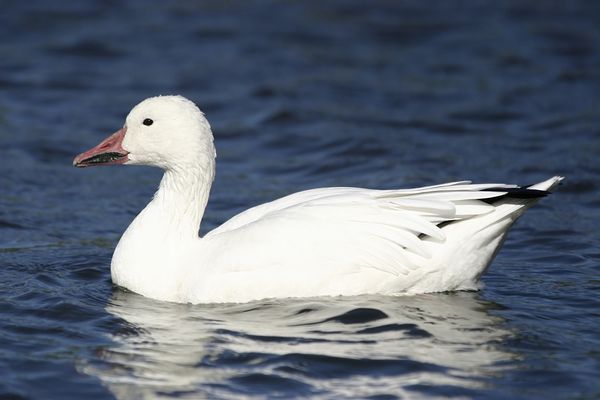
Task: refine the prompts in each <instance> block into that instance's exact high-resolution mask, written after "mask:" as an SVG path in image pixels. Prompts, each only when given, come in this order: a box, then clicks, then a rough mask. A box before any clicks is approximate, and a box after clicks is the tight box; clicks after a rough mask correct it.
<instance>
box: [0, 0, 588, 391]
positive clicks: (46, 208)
mask: <svg viewBox="0 0 600 400" xmlns="http://www.w3.org/2000/svg"><path fill="white" fill-rule="evenodd" d="M1 8H2V10H1V12H0V155H1V159H2V160H1V162H0V398H39V399H48V398H61V399H69V398H71V399H82V398H94V399H103V398H112V397H117V398H141V397H145V398H168V397H180V398H203V397H206V398H236V397H256V398H266V397H269V398H278V397H280V398H290V397H316V398H330V399H340V398H356V397H358V398H368V397H370V398H373V399H392V398H397V397H399V398H442V397H460V398H486V399H506V398H511V399H519V398H523V399H524V398H533V399H536V398H539V399H548V398H556V399H593V398H598V397H599V396H600V365H599V360H600V340H599V330H600V322H599V306H600V303H599V300H598V296H599V293H600V291H599V289H600V276H599V273H598V272H599V266H600V246H599V239H600V233H599V230H598V226H599V225H600V211H599V208H600V200H599V195H600V183H599V182H600V161H599V160H598V156H599V155H600V107H599V106H600V101H599V100H600V94H599V93H600V3H598V2H596V1H588V2H581V1H569V2H567V1H564V2H562V1H545V2H541V1H540V2H522V1H516V0H515V1H505V2H491V1H490V2H461V1H458V2H447V1H434V2H419V1H413V2H395V1H390V2H385V1H379V2H364V1H327V2H323V1H322V2H316V1H314V2H275V1H261V2H258V1H241V0H240V1H227V2H220V1H208V2H199V1H164V2H147V1H141V0H140V1H127V2H125V1H60V2H58V1H55V2H50V1H47V2H45V1H11V0H8V1H7V0H5V1H2V2H1ZM172 93H179V94H183V95H185V96H187V97H190V98H191V99H193V100H194V101H196V102H197V103H198V104H199V105H200V107H201V108H202V109H203V110H204V111H205V112H206V114H207V116H208V118H209V120H210V121H211V123H212V125H213V128H214V132H215V137H216V145H217V151H218V155H219V156H218V167H217V179H216V182H215V185H214V188H213V191H212V197H211V202H210V205H209V209H208V210H207V213H206V214H205V215H206V218H205V222H204V228H203V231H207V230H208V229H211V228H213V227H215V226H217V225H218V224H220V223H222V222H223V221H225V220H226V219H227V218H229V217H231V216H232V215H234V214H235V213H237V212H239V211H242V210H244V209H246V208H248V207H250V206H252V205H256V204H259V203H262V202H264V201H269V200H272V199H274V198H277V197H279V196H282V195H285V194H288V193H291V192H295V191H298V190H300V189H306V188H312V187H321V186H331V185H340V186H342V185H343V186H350V185H353V186H362V187H373V188H393V187H411V186H417V185H426V184H434V183H440V182H445V181H452V180H461V179H472V180H475V181H500V182H516V183H524V184H526V183H533V182H537V181H539V180H542V179H546V178H547V177H549V176H551V175H554V174H562V175H565V176H567V181H566V182H565V184H564V185H563V186H562V187H561V188H560V190H559V191H558V192H557V193H556V194H554V195H553V196H551V197H549V198H545V199H543V201H542V203H541V204H539V205H538V206H537V207H535V208H534V209H532V210H530V211H529V212H528V214H526V215H525V217H524V218H523V219H522V220H521V221H519V223H518V224H517V225H516V226H515V227H514V229H513V232H512V235H511V236H510V237H509V239H508V241H507V242H506V244H505V247H504V249H503V250H502V252H501V253H500V254H499V256H498V257H497V259H496V260H495V262H494V263H493V265H492V267H491V270H490V271H489V272H488V274H487V275H486V276H485V277H484V278H483V282H484V283H485V288H484V290H482V291H480V292H463V293H448V294H431V295H423V296H414V297H406V298H390V297H382V296H366V297H350V298H334V299H331V298H325V299H322V298H320V299H305V300H267V301H258V302H253V303H250V304H241V305H210V306H205V305H197V306H191V305H177V304H169V303H161V302H156V301H152V300H148V299H145V298H142V297H140V296H137V295H135V294H132V293H127V292H124V291H122V290H120V289H117V288H113V287H112V286H111V282H110V274H109V264H110V258H111V254H112V250H113V247H114V245H115V244H116V241H117V240H118V238H119V236H120V234H121V233H122V232H123V230H124V229H125V228H126V227H127V225H128V224H129V222H130V221H131V219H132V218H133V217H134V215H135V214H136V213H137V212H138V211H139V210H140V209H141V208H142V207H143V206H144V205H145V204H146V202H147V201H148V200H149V198H150V196H151V195H152V193H153V190H154V189H155V187H156V185H157V182H158V179H159V178H160V173H159V171H156V170H151V169H148V168H140V167H138V168H133V167H131V168H112V169H108V168H96V169H86V170H75V169H74V168H72V167H71V160H72V157H73V155H74V154H76V153H78V152H80V151H82V150H84V149H87V148H89V147H90V146H92V145H94V144H96V143H97V142H98V141H99V140H100V139H101V138H103V137H104V136H106V135H108V134H109V133H112V132H113V131H114V130H116V129H117V128H119V127H120V126H121V125H122V123H123V119H124V117H125V115H126V114H127V112H128V111H129V109H130V108H131V106H133V105H134V104H136V103H137V102H138V101H140V100H142V99H143V98H145V97H148V96H152V95H157V94H172Z"/></svg>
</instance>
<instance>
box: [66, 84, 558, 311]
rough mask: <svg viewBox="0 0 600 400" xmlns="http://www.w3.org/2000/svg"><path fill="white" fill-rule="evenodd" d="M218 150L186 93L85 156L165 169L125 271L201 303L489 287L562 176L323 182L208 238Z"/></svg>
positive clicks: (121, 263)
mask: <svg viewBox="0 0 600 400" xmlns="http://www.w3.org/2000/svg"><path fill="white" fill-rule="evenodd" d="M215 157H216V151H215V147H214V144H213V135H212V131H211V128H210V125H209V123H208V121H207V120H206V118H205V117H204V115H203V113H202V112H201V111H200V110H199V109H198V108H197V107H196V105H195V104H194V103H192V102H191V101H189V100H187V99H186V98H184V97H181V96H158V97H152V98H149V99H146V100H144V101H142V102H141V103H140V104H138V105H137V106H135V107H134V108H133V109H132V110H131V112H130V113H129V115H128V116H127V118H126V121H125V125H124V126H123V128H121V129H120V130H118V131H117V132H115V133H114V134H113V135H111V136H109V137H108V138H107V139H105V140H104V141H102V142H101V143H100V144H99V145H97V146H96V147H94V148H92V149H90V150H88V151H86V152H84V153H81V154H79V155H78V156H77V157H75V159H74V161H73V165H75V166H77V167H89V166H95V165H114V164H124V165H151V166H156V167H159V168H162V169H163V170H164V176H163V178H162V180H161V182H160V186H159V188H158V191H157V192H156V194H155V195H154V198H153V199H152V201H151V202H150V203H149V204H148V205H147V206H146V208H144V209H143V210H142V211H141V212H140V213H139V215H138V216H137V217H136V218H135V219H134V220H133V222H132V223H131V225H129V227H128V228H127V230H126V231H125V233H124V234H123V236H122V237H121V239H120V241H119V244H118V245H117V247H116V249H115V252H114V254H113V257H112V262H111V276H112V280H113V282H114V283H115V284H117V285H119V286H122V287H125V288H127V289H129V290H131V291H133V292H136V293H139V294H141V295H144V296H147V297H151V298H154V299H158V300H165V301H173V302H189V303H214V302H246V301H250V300H256V299H262V298H282V297H308V296H338V295H360V294H385V295H396V294H417V293H427V292H442V291H451V290H467V289H477V287H478V280H479V278H480V277H481V275H482V274H483V273H484V272H485V271H486V269H487V267H488V266H489V264H490V262H491V260H492V259H493V257H494V255H495V254H496V253H497V251H498V250H499V248H500V246H501V244H502V242H503V240H504V238H505V236H506V233H507V231H508V229H509V228H510V227H511V225H512V224H513V223H514V222H515V220H516V219H517V218H519V216H521V214H523V212H525V210H527V209H528V208H529V207H531V206H532V205H533V204H535V203H536V202H537V201H538V200H539V198H541V197H543V196H545V195H546V194H547V193H548V192H549V191H550V190H552V189H553V188H554V187H555V186H556V185H557V184H558V183H559V182H560V181H561V180H562V179H563V178H562V177H560V176H555V177H552V178H550V179H548V180H545V181H543V182H540V183H537V184H535V185H531V186H527V187H519V186H516V185H507V184H495V183H489V184H488V183H486V184H472V183H471V182H470V181H462V182H452V183H445V184H441V185H436V186H427V187H420V188H416V189H398V190H395V189H394V190H373V189H361V188H351V187H329V188H320V189H312V190H307V191H303V192H298V193H294V194H291V195H289V196H286V197H283V198H280V199H278V200H275V201H272V202H270V203H266V204H262V205H259V206H257V207H253V208H251V209H249V210H247V211H244V212H242V213H241V214H238V215H236V216H234V217H233V218H231V219H230V220H229V221H227V222H225V223H224V224H223V225H221V226H219V227H218V228H216V229H214V230H212V231H211V232H209V233H207V234H206V235H204V236H202V237H200V236H199V234H198V232H199V227H200V222H201V220H202V216H203V214H204V210H205V207H206V204H207V202H208V196H209V192H210V187H211V184H212V182H213V179H214V176H215Z"/></svg>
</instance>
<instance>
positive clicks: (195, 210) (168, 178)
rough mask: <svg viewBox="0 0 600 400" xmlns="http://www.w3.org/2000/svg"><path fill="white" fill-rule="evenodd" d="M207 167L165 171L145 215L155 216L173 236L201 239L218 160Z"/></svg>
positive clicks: (154, 218) (155, 219)
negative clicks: (201, 224) (199, 233)
mask: <svg viewBox="0 0 600 400" xmlns="http://www.w3.org/2000/svg"><path fill="white" fill-rule="evenodd" d="M206 164H207V165H203V166H195V167H188V168H177V169H169V170H167V171H165V174H164V176H163V178H162V180H161V182H160V186H159V188H158V191H157V192H156V194H155V195H154V199H153V200H152V201H151V202H150V204H148V206H147V207H146V209H145V210H144V212H143V213H142V214H145V213H146V210H147V211H148V213H150V214H153V215H151V216H150V215H149V217H150V218H152V219H153V220H154V221H156V222H157V223H159V224H160V225H161V227H162V229H164V230H165V231H166V232H168V233H169V234H173V235H175V236H179V237H180V238H196V237H198V231H199V228H200V222H201V221H202V216H203V215H204V210H205V209H206V204H207V203H208V196H209V193H210V187H211V185H212V181H213V179H214V174H215V167H214V159H213V160H212V162H210V163H206ZM142 214H140V217H143V216H142ZM157 229H158V227H157Z"/></svg>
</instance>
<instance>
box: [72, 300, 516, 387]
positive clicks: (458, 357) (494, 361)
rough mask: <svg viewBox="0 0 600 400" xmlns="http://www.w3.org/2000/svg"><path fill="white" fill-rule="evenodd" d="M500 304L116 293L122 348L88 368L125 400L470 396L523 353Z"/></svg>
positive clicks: (111, 308)
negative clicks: (211, 299) (173, 299)
mask: <svg viewBox="0 0 600 400" xmlns="http://www.w3.org/2000/svg"><path fill="white" fill-rule="evenodd" d="M498 307H499V306H498V305H496V304H494V303H490V302H487V301H484V300H481V299H480V297H479V294H477V293H468V292H463V293H453V294H431V295H420V296H410V297H408V296H407V297H385V296H360V297H346V298H317V299H299V300H264V301H258V302H252V303H246V304H216V305H182V304H173V303H166V302H158V301H154V300H150V299H147V298H144V297H142V296H139V295H136V294H133V293H129V292H124V291H121V290H115V291H114V293H113V296H112V298H111V300H110V302H109V304H108V305H107V307H106V310H107V311H108V312H109V313H111V314H113V315H114V316H116V317H118V319H119V320H117V321H118V322H117V323H116V326H115V327H114V332H112V334H111V336H112V339H113V341H114V345H113V346H110V347H108V348H104V349H101V350H100V351H99V352H98V353H97V354H98V359H91V360H86V361H85V362H82V363H81V365H80V369H81V370H82V371H84V372H85V373H87V374H90V375H94V376H97V377H99V378H100V379H101V380H102V382H103V383H104V384H105V385H106V386H107V387H108V388H109V389H110V390H111V391H112V392H113V393H114V394H115V396H116V397H118V398H137V397H146V398H148V397H160V396H171V395H174V394H175V395H177V396H180V397H186V395H189V396H190V397H197V396H204V397H229V396H236V395H240V394H245V395H253V394H260V393H262V394H263V395H267V394H269V393H270V394H273V393H276V394H278V395H279V396H282V397H285V396H291V395H325V396H334V397H336V396H349V395H352V396H359V397H360V396H371V395H378V394H396V395H402V394H406V393H413V394H414V393H418V391H425V393H421V394H427V393H429V394H431V393H436V392H435V390H436V388H439V387H443V388H444V390H445V392H444V393H446V394H448V390H450V393H452V390H453V389H456V390H458V392H457V393H462V394H463V395H464V394H467V395H468V393H469V391H475V392H473V393H476V391H477V390H479V389H480V388H483V387H485V385H486V384H487V382H489V378H490V377H492V376H494V375H496V374H501V373H502V370H503V368H506V367H505V366H504V367H503V365H506V364H507V363H506V361H508V360H511V359H514V358H515V357H516V355H515V354H511V353H509V352H507V351H503V349H502V341H503V340H506V339H507V338H509V337H510V335H511V333H510V332H509V331H508V330H506V329H505V328H503V320H502V319H501V318H499V317H497V316H493V315H491V314H490V312H489V311H490V310H491V309H494V308H498ZM415 391H417V392H415ZM465 391H466V392H465Z"/></svg>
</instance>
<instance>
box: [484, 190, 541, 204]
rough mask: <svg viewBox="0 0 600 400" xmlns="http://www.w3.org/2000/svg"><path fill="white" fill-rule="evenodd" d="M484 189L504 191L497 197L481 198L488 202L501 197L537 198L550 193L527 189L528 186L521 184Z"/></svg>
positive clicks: (495, 200) (493, 201)
mask: <svg viewBox="0 0 600 400" xmlns="http://www.w3.org/2000/svg"><path fill="white" fill-rule="evenodd" d="M484 190H485V191H489V192H495V191H498V192H499V191H502V192H504V194H502V195H500V196H498V197H492V198H489V199H485V200H483V201H485V202H486V203H489V204H492V203H495V202H497V201H498V200H501V199H538V198H540V197H546V196H548V195H549V194H550V192H548V191H546V190H538V189H529V186H522V187H516V188H508V189H506V188H502V189H500V188H491V189H484Z"/></svg>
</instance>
